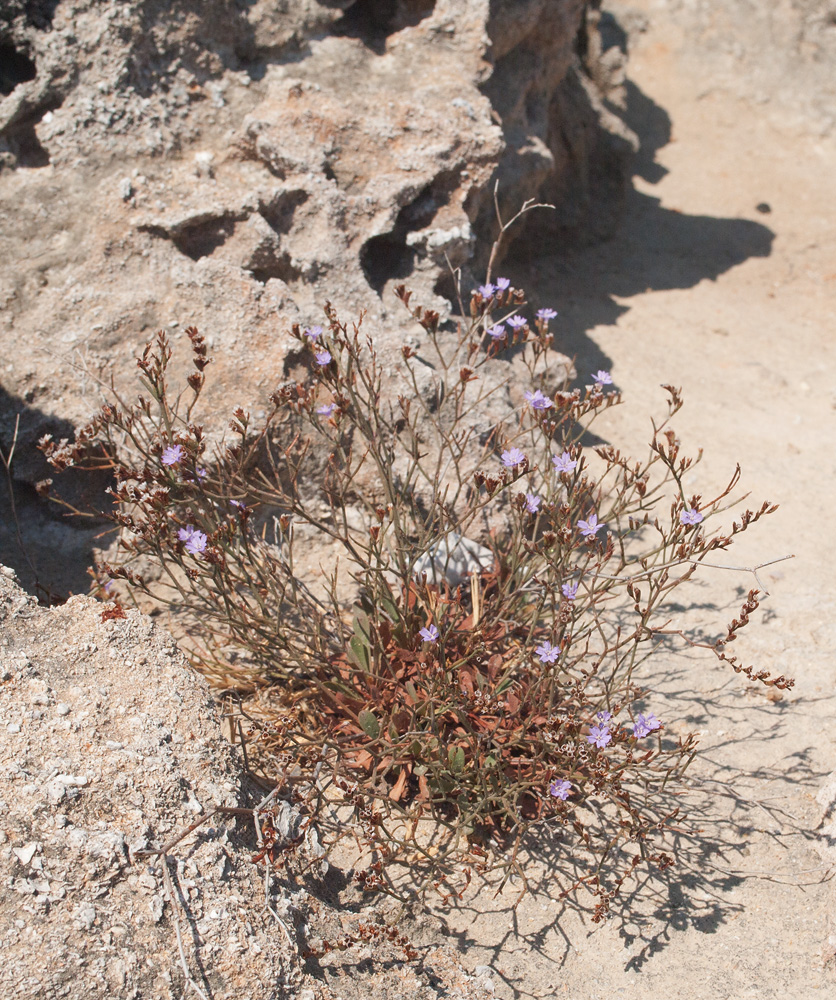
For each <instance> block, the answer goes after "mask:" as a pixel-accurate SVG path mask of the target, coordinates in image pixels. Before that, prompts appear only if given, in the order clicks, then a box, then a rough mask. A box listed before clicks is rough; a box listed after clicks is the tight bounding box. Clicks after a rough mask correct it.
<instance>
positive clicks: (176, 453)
mask: <svg viewBox="0 0 836 1000" xmlns="http://www.w3.org/2000/svg"><path fill="white" fill-rule="evenodd" d="M160 461H161V462H162V463H163V465H177V463H178V462H182V461H183V446H182V445H180V444H174V445H172V446H171V447H170V448H166V449H165V451H163V453H162V455H161V456H160Z"/></svg>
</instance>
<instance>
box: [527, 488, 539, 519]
mask: <svg viewBox="0 0 836 1000" xmlns="http://www.w3.org/2000/svg"><path fill="white" fill-rule="evenodd" d="M542 502H543V498H542V497H538V496H537V494H536V493H526V495H525V509H526V510H527V511H528V513H529V514H536V513H537V511H538V510H539V509H540V504H541V503H542Z"/></svg>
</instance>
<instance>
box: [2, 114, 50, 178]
mask: <svg viewBox="0 0 836 1000" xmlns="http://www.w3.org/2000/svg"><path fill="white" fill-rule="evenodd" d="M4 138H5V145H6V146H7V148H8V150H9V152H10V153H11V154H12V156H13V157H14V165H15V166H17V167H30V168H35V169H37V168H39V167H46V166H49V153H48V152H47V150H46V149H45V148H44V147H43V146H42V145H41V140H40V139H39V138H38V134H37V132H35V126H34V125H32V124H27V125H20V126H19V127H18V128H15V129H14V130H11V131H9V132H7V133H6V135H5V137H4Z"/></svg>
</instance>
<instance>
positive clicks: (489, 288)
mask: <svg viewBox="0 0 836 1000" xmlns="http://www.w3.org/2000/svg"><path fill="white" fill-rule="evenodd" d="M495 291H496V285H492V284H491V283H490V282H488V283H487V284H486V285H480V286H479V294H480V295H481V296H482V298H483V299H490V298H492V297H493V293H494V292H495Z"/></svg>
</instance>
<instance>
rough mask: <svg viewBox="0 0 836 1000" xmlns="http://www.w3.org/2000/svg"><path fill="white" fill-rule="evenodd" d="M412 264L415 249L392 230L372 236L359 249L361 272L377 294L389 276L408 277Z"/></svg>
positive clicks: (413, 262)
mask: <svg viewBox="0 0 836 1000" xmlns="http://www.w3.org/2000/svg"><path fill="white" fill-rule="evenodd" d="M414 264H415V251H414V250H411V249H410V248H409V247H408V246H407V245H406V243H405V242H404V239H403V237H398V235H397V234H396V233H394V232H392V233H383V234H382V235H381V236H373V237H372V238H371V239H370V240H367V241H366V243H365V244H364V245H363V248H362V250H361V251H360V266H361V267H362V268H363V274H365V276H366V281H368V283H369V284H370V285H371V287H372V288H373V289H374V290H375V291H376V292H377V293H378V294H379V293H380V292H382V291H383V287H384V285H385V284H386V282H387V281H389V280H390V279H391V278H408V277H409V276H410V274H412V269H413V266H414Z"/></svg>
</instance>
